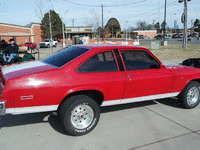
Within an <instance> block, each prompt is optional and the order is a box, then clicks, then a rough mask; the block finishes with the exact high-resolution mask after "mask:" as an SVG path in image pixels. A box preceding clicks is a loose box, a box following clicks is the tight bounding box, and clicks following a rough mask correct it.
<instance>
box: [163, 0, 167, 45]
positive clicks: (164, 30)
mask: <svg viewBox="0 0 200 150" xmlns="http://www.w3.org/2000/svg"><path fill="white" fill-rule="evenodd" d="M166 12H167V0H165V13H164V28H163V32H164V33H163V34H164V37H163V41H165V34H166ZM163 44H164V43H163Z"/></svg>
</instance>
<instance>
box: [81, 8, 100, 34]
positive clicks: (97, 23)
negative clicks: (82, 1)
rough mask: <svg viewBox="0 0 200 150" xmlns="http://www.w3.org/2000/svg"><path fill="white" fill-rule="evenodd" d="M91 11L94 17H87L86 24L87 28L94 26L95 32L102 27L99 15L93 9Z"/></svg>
mask: <svg viewBox="0 0 200 150" xmlns="http://www.w3.org/2000/svg"><path fill="white" fill-rule="evenodd" d="M89 11H90V14H91V16H92V17H91V18H88V17H87V16H85V18H84V19H85V21H84V24H85V25H86V26H88V25H90V26H93V28H94V31H97V29H98V27H99V26H100V19H99V15H98V13H96V12H95V11H94V10H93V9H90V10H89Z"/></svg>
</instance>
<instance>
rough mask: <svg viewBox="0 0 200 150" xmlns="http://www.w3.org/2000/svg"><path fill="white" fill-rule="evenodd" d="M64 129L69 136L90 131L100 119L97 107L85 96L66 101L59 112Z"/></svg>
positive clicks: (77, 96)
mask: <svg viewBox="0 0 200 150" xmlns="http://www.w3.org/2000/svg"><path fill="white" fill-rule="evenodd" d="M59 116H60V118H61V121H62V124H63V126H64V127H65V129H66V130H67V131H68V132H69V133H70V134H71V135H75V136H78V135H84V134H87V133H89V132H90V131H92V130H93V129H94V128H95V126H96V125H97V123H98V121H99V117H100V110H99V105H98V104H97V103H96V102H95V101H94V100H93V99H92V98H90V97H88V96H86V95H76V96H73V97H70V98H68V99H66V101H65V102H64V103H63V104H62V106H61V108H60V110H59Z"/></svg>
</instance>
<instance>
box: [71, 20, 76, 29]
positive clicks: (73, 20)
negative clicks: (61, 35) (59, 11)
mask: <svg viewBox="0 0 200 150" xmlns="http://www.w3.org/2000/svg"><path fill="white" fill-rule="evenodd" d="M71 20H72V25H73V27H74V21H75V18H73V19H71Z"/></svg>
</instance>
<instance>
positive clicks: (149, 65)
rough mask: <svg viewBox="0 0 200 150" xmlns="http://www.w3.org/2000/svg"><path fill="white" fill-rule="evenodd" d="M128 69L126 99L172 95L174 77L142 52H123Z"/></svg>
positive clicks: (146, 53)
mask: <svg viewBox="0 0 200 150" xmlns="http://www.w3.org/2000/svg"><path fill="white" fill-rule="evenodd" d="M121 55H122V58H123V61H124V65H125V69H126V71H125V72H126V75H125V76H126V79H125V80H126V84H125V93H124V97H123V98H124V99H126V98H134V97H144V96H153V95H158V94H166V93H170V91H171V89H172V85H173V75H172V73H171V71H170V70H168V69H166V68H165V67H164V66H162V67H161V65H160V64H159V63H158V62H157V61H156V60H155V59H154V58H153V57H152V56H151V54H149V53H148V52H147V51H142V50H121Z"/></svg>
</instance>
